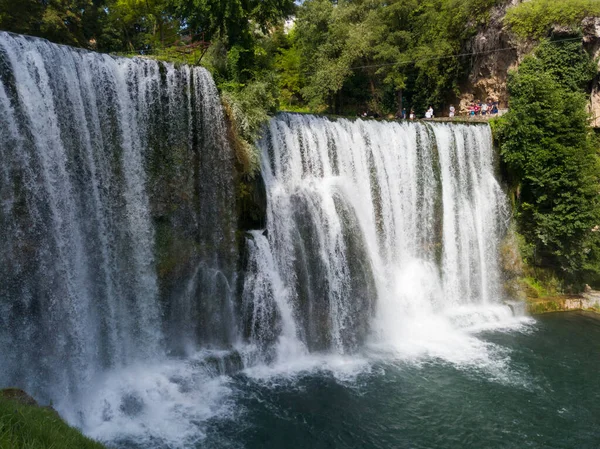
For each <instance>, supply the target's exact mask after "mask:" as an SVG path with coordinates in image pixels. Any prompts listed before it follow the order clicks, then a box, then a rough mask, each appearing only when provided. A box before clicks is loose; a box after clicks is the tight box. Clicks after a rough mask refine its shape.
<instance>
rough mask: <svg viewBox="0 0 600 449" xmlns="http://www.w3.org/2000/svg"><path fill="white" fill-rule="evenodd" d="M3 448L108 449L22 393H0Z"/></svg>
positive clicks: (0, 424)
mask: <svg viewBox="0 0 600 449" xmlns="http://www.w3.org/2000/svg"><path fill="white" fill-rule="evenodd" d="M0 449H104V446H102V445H101V444H100V443H97V442H95V441H93V440H90V439H89V438H86V437H84V436H83V435H82V434H81V432H79V431H78V430H77V429H74V428H73V427H70V426H69V425H68V424H67V423H65V422H64V421H63V420H62V419H61V418H60V416H58V413H56V411H54V410H52V409H51V408H47V407H40V406H38V405H36V404H35V401H33V400H32V399H31V398H30V397H28V396H27V395H26V394H24V393H23V392H21V391H20V390H12V389H11V390H2V391H0Z"/></svg>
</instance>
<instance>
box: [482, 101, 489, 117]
mask: <svg viewBox="0 0 600 449" xmlns="http://www.w3.org/2000/svg"><path fill="white" fill-rule="evenodd" d="M487 111H488V105H487V103H483V104H482V105H481V115H487Z"/></svg>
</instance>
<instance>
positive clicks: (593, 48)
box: [581, 17, 600, 128]
mask: <svg viewBox="0 0 600 449" xmlns="http://www.w3.org/2000/svg"><path fill="white" fill-rule="evenodd" d="M581 28H582V31H583V43H584V45H585V47H586V50H587V51H588V52H589V53H590V54H591V55H592V57H593V58H594V60H595V61H598V71H599V72H600V18H597V17H587V18H585V19H583V22H581ZM590 114H591V115H592V126H594V127H595V128H600V76H596V80H595V81H594V83H593V86H592V95H591V97H590Z"/></svg>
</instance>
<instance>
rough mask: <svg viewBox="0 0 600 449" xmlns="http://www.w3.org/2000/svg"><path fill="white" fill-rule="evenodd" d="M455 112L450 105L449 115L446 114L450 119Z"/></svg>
mask: <svg viewBox="0 0 600 449" xmlns="http://www.w3.org/2000/svg"><path fill="white" fill-rule="evenodd" d="M455 111H456V109H454V105H450V114H448V116H449V117H450V118H452V117H454V112H455Z"/></svg>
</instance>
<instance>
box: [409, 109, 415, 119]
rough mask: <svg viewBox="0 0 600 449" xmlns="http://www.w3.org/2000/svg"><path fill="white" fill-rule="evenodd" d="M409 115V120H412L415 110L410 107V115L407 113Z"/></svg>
mask: <svg viewBox="0 0 600 449" xmlns="http://www.w3.org/2000/svg"><path fill="white" fill-rule="evenodd" d="M409 117H410V119H411V120H414V119H415V110H414V109H411V110H410V115H409Z"/></svg>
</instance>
